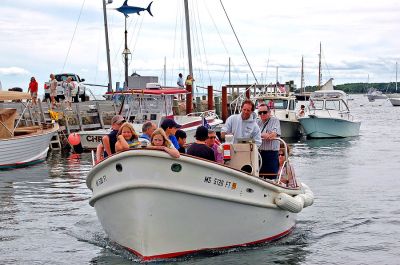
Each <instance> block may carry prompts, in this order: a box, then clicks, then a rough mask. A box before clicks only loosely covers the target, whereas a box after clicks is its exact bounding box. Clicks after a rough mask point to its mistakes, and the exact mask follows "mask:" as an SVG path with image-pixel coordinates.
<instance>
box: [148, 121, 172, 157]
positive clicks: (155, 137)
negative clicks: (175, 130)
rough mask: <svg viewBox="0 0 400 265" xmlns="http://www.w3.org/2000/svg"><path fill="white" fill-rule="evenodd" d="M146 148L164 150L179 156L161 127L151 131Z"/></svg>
mask: <svg viewBox="0 0 400 265" xmlns="http://www.w3.org/2000/svg"><path fill="white" fill-rule="evenodd" d="M148 148H150V149H156V150H162V151H165V152H167V153H168V154H169V155H170V156H172V157H175V158H178V157H179V156H180V154H179V151H178V150H177V149H176V148H175V147H174V146H173V145H172V143H171V141H170V140H169V139H168V137H167V135H166V134H165V132H164V130H163V129H162V128H158V129H157V130H155V131H154V132H153V134H152V135H151V143H150V146H149V147H148Z"/></svg>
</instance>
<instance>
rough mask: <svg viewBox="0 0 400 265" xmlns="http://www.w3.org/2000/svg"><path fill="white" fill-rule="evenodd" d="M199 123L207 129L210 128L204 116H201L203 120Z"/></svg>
mask: <svg viewBox="0 0 400 265" xmlns="http://www.w3.org/2000/svg"><path fill="white" fill-rule="evenodd" d="M201 125H203V126H204V127H206V128H207V129H210V128H211V126H210V124H208V122H207V120H206V118H205V117H203V121H202V124H201Z"/></svg>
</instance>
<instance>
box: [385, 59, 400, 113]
mask: <svg viewBox="0 0 400 265" xmlns="http://www.w3.org/2000/svg"><path fill="white" fill-rule="evenodd" d="M388 99H389V101H390V103H392V105H393V106H394V107H398V106H400V94H399V93H397V62H396V93H395V94H390V95H389V96H388Z"/></svg>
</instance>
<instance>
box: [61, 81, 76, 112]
mask: <svg viewBox="0 0 400 265" xmlns="http://www.w3.org/2000/svg"><path fill="white" fill-rule="evenodd" d="M76 86H77V84H76V83H75V81H72V77H71V76H68V78H67V82H66V83H65V88H64V89H65V91H64V95H65V101H66V102H67V104H68V107H67V108H66V109H65V110H72V91H74V89H75V88H76Z"/></svg>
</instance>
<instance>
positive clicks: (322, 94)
mask: <svg viewBox="0 0 400 265" xmlns="http://www.w3.org/2000/svg"><path fill="white" fill-rule="evenodd" d="M311 98H312V99H317V100H338V99H343V100H346V93H344V92H343V91H341V90H317V91H315V92H313V93H312V94H311Z"/></svg>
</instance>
